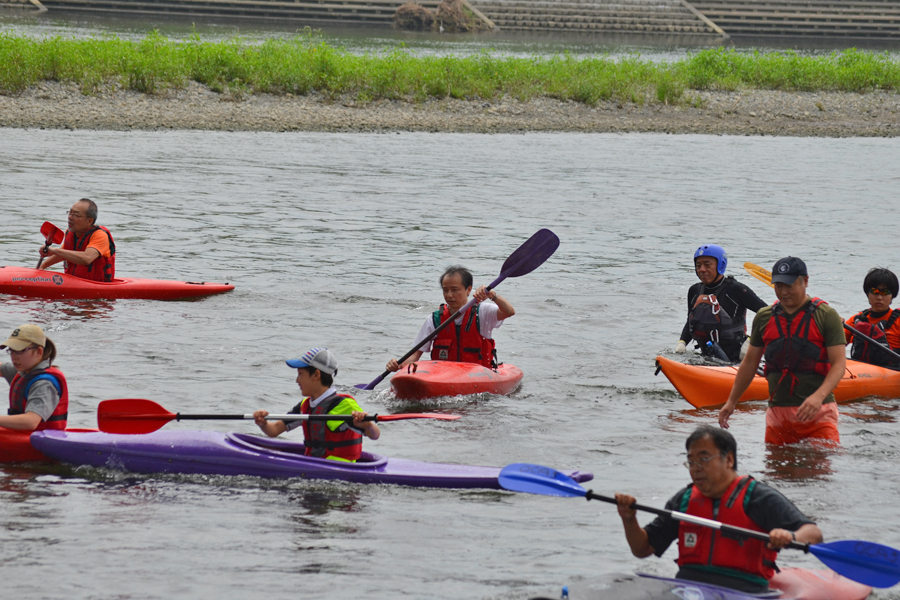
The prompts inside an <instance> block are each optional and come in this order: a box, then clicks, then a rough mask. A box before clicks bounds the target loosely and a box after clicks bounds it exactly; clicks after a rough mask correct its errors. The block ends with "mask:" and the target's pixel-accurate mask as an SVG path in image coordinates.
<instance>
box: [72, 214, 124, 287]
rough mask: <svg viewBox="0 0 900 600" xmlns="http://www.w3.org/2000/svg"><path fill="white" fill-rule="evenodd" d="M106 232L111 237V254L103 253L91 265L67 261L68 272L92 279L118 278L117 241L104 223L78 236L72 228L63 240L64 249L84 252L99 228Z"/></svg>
mask: <svg viewBox="0 0 900 600" xmlns="http://www.w3.org/2000/svg"><path fill="white" fill-rule="evenodd" d="M98 229H99V230H100V231H102V232H104V233H105V234H106V235H107V237H109V256H103V255H102V254H101V255H100V256H98V257H97V258H95V259H94V261H93V262H92V263H91V264H89V265H76V264H75V263H70V262H68V261H66V273H67V274H68V275H74V276H75V277H81V278H82V279H89V280H91V281H112V280H113V279H115V278H116V243H115V242H114V241H113V237H112V234H111V233H110V232H109V229H107V228H106V227H103V226H102V225H94V226H93V227H91V228H90V229H89V230H88V231H87V233H85V234H84V235H83V236H81V237H78V236H76V235H75V232H74V231H72V230H69V231H66V239H65V240H64V241H63V246H62V247H63V250H75V251H76V252H84V251H85V249H86V248H87V247H88V243H89V242H90V241H91V236H92V235H94V232H95V231H97V230H98Z"/></svg>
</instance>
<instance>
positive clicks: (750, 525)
mask: <svg viewBox="0 0 900 600" xmlns="http://www.w3.org/2000/svg"><path fill="white" fill-rule="evenodd" d="M755 485H756V481H754V480H753V478H752V477H750V476H749V475H747V476H744V477H738V478H736V479H735V480H734V481H733V482H732V484H731V485H730V486H728V489H727V490H725V494H723V495H722V497H721V498H720V499H719V500H713V499H712V498H707V497H706V496H704V495H703V494H701V493H700V491H699V490H698V489H697V488H696V487H695V486H693V485H691V486H690V487H689V488H688V489H687V490H686V491H685V495H684V498H683V499H682V503H681V504H682V506H681V512H685V513H687V514H689V515H695V516H698V517H703V518H704V519H713V520H715V521H721V522H722V523H726V524H728V525H734V526H736V527H744V528H746V529H752V530H754V531H763V530H762V529H761V528H760V526H759V525H757V524H756V523H755V522H754V521H753V520H752V519H750V517H748V516H747V513H746V512H745V511H744V508H745V503H746V501H747V496H748V495H749V494H750V492H751V491H752V490H753V487H754V486H755ZM763 533H768V532H767V531H765V532H763ZM776 556H777V553H776V552H775V551H774V550H769V549H768V548H766V542H763V541H761V540H756V539H734V538H732V537H725V536H724V535H723V534H722V533H721V532H720V531H719V530H716V529H710V528H709V527H704V526H702V525H694V524H692V523H687V522H685V521H681V522H680V523H679V525H678V560H677V561H676V562H677V563H678V565H679V566H681V567H683V566H690V567H691V568H693V569H698V570H701V571H702V570H708V571H713V572H718V573H723V569H725V571H724V574H726V575H731V576H733V577H738V578H741V579H746V580H749V581H753V582H754V583H759V584H761V585H763V584H766V583H767V582H768V580H769V579H771V578H772V576H773V575H775V557H776ZM758 578H762V579H763V580H764V581H760V580H759V579H758Z"/></svg>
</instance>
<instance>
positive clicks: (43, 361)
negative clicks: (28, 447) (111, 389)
mask: <svg viewBox="0 0 900 600" xmlns="http://www.w3.org/2000/svg"><path fill="white" fill-rule="evenodd" d="M2 348H5V349H6V351H7V352H9V355H10V359H11V363H2V364H0V374H2V375H3V377H4V378H6V381H8V382H9V414H8V415H2V416H0V427H6V428H7V429H17V430H20V431H40V430H42V429H65V428H66V423H67V421H66V419H68V413H69V391H68V386H67V385H66V378H65V376H64V375H63V374H62V371H60V370H59V369H57V368H56V367H53V366H51V363H52V362H53V359H54V358H56V346H55V345H54V344H53V342H52V341H51V340H50V339H49V338H48V337H47V336H45V335H44V330H43V329H41V328H40V327H38V326H37V325H33V324H31V323H28V324H25V325H22V326H21V327H18V328H16V329H15V330H13V332H12V334H11V335H10V336H9V339H8V340H6V341H5V342H3V344H2V345H0V349H2Z"/></svg>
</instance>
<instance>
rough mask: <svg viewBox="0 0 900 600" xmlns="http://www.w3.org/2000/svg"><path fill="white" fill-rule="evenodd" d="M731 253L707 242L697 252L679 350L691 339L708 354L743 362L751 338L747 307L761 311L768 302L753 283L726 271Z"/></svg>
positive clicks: (683, 350)
mask: <svg viewBox="0 0 900 600" xmlns="http://www.w3.org/2000/svg"><path fill="white" fill-rule="evenodd" d="M727 266H728V255H727V254H726V253H725V249H724V248H722V246H718V245H716V244H704V245H702V246H700V247H699V248H697V251H696V252H694V272H695V273H696V274H697V278H698V279H699V280H700V283H695V284H694V285H692V286H691V288H690V289H689V290H688V294H687V311H688V316H687V323H685V325H684V328H683V329H682V330H681V339H680V340H678V344H676V345H675V352H676V353H678V354H681V353H682V352H685V350H687V344H689V343H690V341H691V340H695V341H696V342H697V347H699V348H700V352H701V353H702V354H703V355H704V356H713V357H715V358H718V359H720V360H725V361H729V362H739V361H740V360H741V346H742V345H743V344H744V340H746V339H747V323H746V318H747V309H750V310H752V311H753V312H759V309H761V308H763V307H764V306H766V303H765V302H764V301H762V300H761V299H760V298H759V296H757V295H756V294H755V293H754V292H753V290H751V289H750V288H749V287H747V286H746V285H744V284H743V283H740V282H739V281H737V280H736V279H735V278H734V277H732V276H731V275H728V276H726V275H725V268H726V267H727Z"/></svg>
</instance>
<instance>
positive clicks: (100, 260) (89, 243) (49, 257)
mask: <svg viewBox="0 0 900 600" xmlns="http://www.w3.org/2000/svg"><path fill="white" fill-rule="evenodd" d="M96 223H97V205H96V204H95V203H94V201H93V200H89V199H87V198H82V199H81V200H79V201H78V202H76V203H75V204H73V205H72V208H71V209H70V210H69V229H68V230H67V231H66V239H65V241H63V245H62V248H52V247H50V248H45V247H44V246H41V256H43V257H44V258H45V259H46V260H44V262H43V263H42V264H41V268H42V269H46V268H47V267H49V266H51V265H55V264H56V263H58V262H61V261H66V268H65V272H66V273H68V274H69V275H74V276H75V277H81V278H82V279H90V280H91V281H112V280H113V279H115V277H116V244H115V242H114V241H113V238H112V234H111V233H110V232H109V229H107V228H106V227H103V226H100V225H97V224H96Z"/></svg>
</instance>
